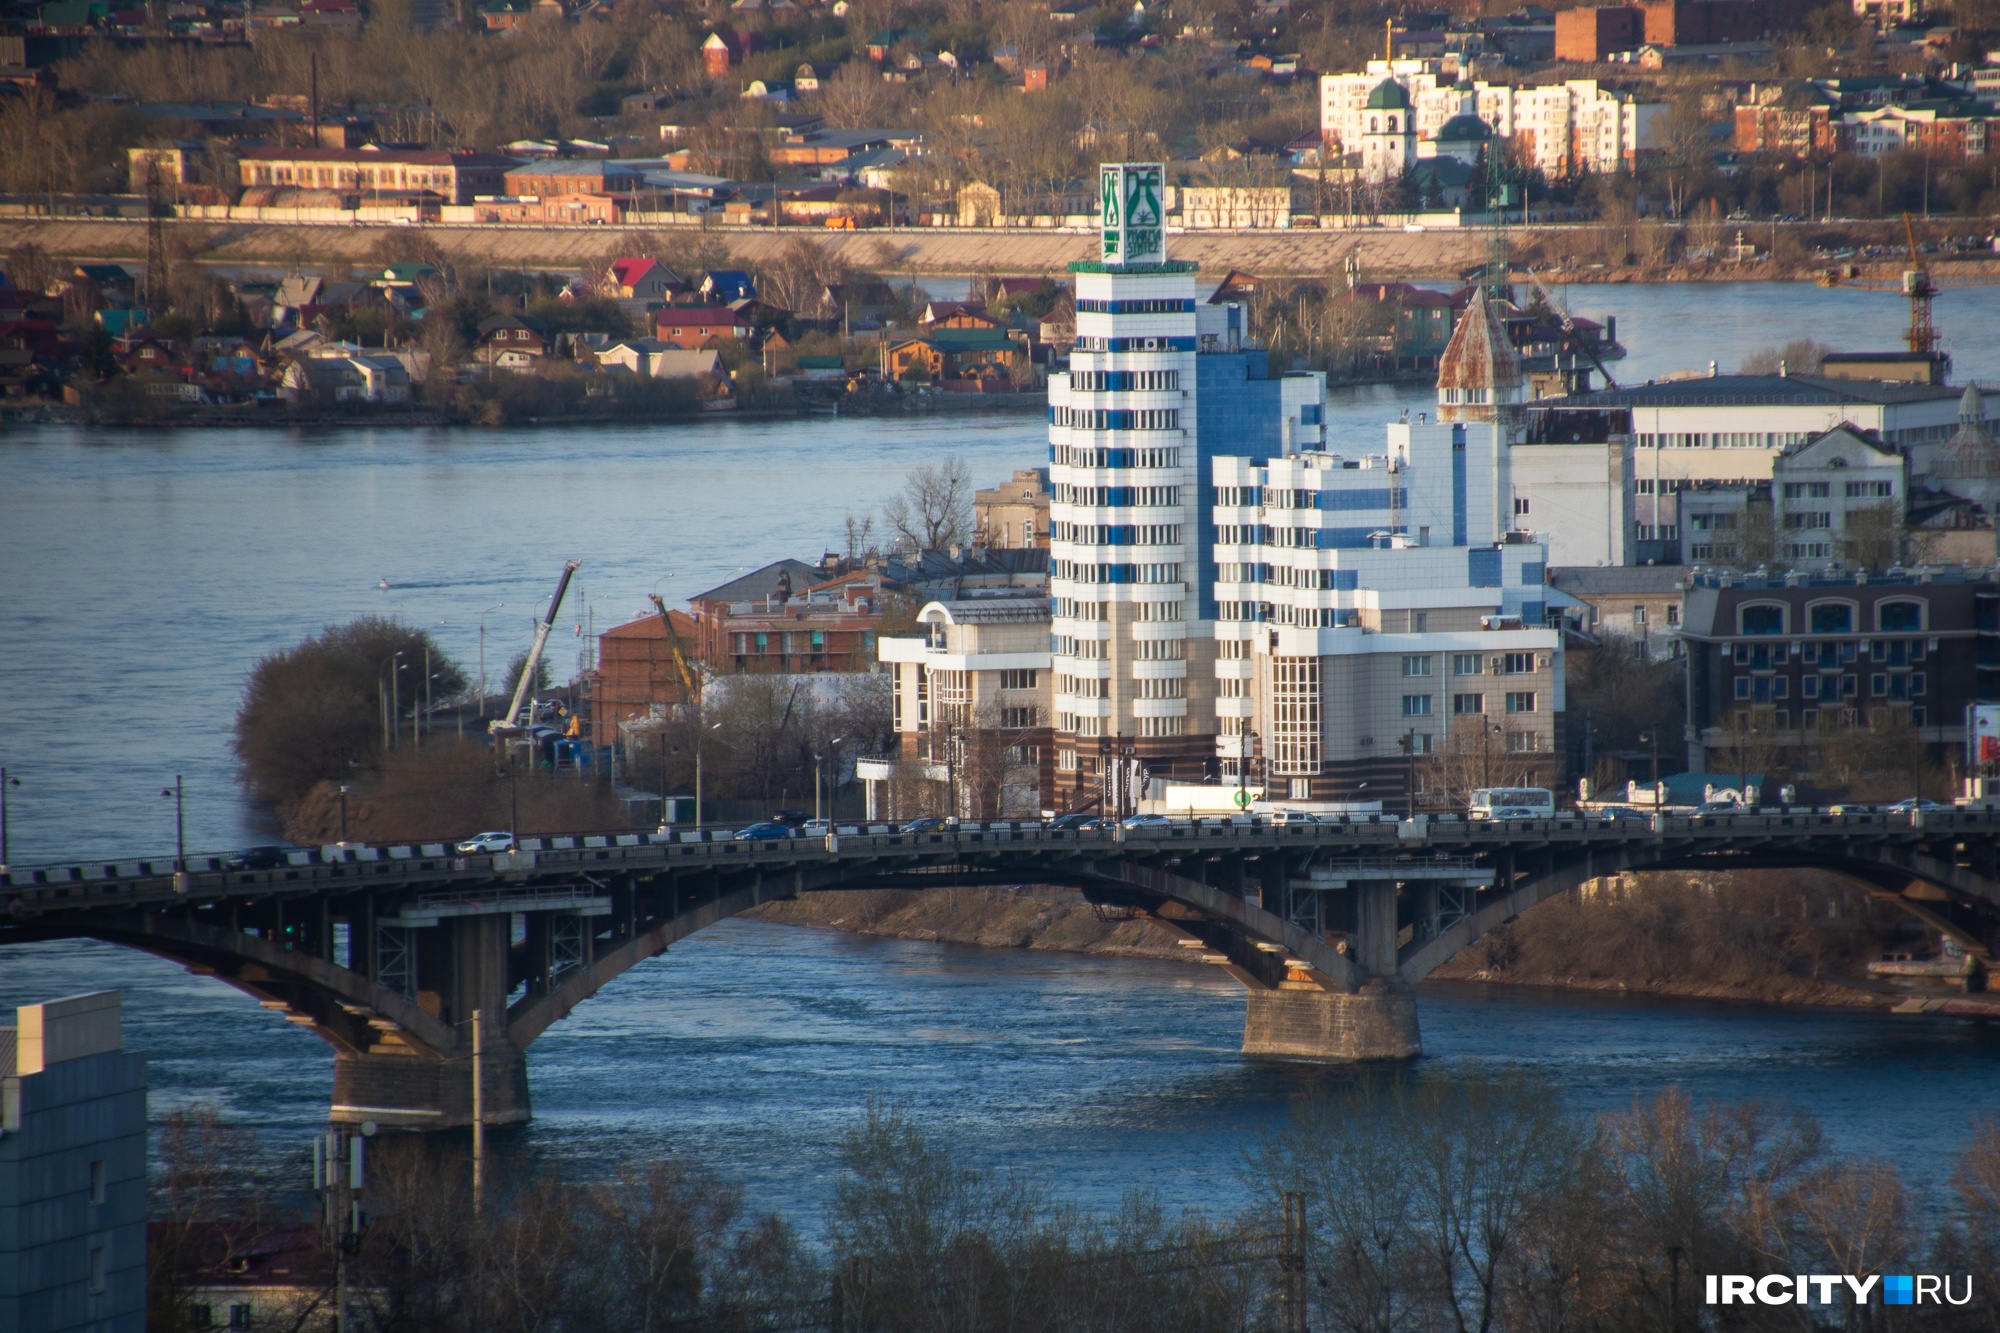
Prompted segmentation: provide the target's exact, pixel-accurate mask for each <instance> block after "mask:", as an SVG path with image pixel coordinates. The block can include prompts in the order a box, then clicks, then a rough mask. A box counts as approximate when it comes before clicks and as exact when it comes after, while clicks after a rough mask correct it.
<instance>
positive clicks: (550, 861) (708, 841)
mask: <svg viewBox="0 0 2000 1333" xmlns="http://www.w3.org/2000/svg"><path fill="white" fill-rule="evenodd" d="M1950 831H1964V832H1984V833H1994V832H2000V812H1996V811H1991V810H1946V811H1936V810H1930V811H1896V812H1888V811H1865V812H1853V813H1840V814H1834V813H1830V812H1828V811H1824V810H1804V809H1783V808H1767V809H1760V810H1758V811H1756V812H1754V813H1752V812H1745V813H1741V814H1708V815H1692V814H1691V815H1669V814H1660V815H1653V816H1650V817H1648V818H1645V819H1641V820H1631V819H1618V820H1607V819H1601V818H1589V817H1584V816H1579V815H1570V816H1563V817H1559V818H1555V819H1491V820H1473V819H1465V818H1462V817H1458V816H1453V815H1445V816H1418V817H1417V818H1416V819H1414V820H1399V819H1397V818H1396V817H1394V816H1389V815H1361V816H1353V817H1347V818H1342V819H1338V820H1325V821H1321V822H1317V823H1311V824H1305V823H1285V824H1271V823H1267V822H1252V821H1243V820H1230V821H1223V820H1216V821H1213V822H1209V821H1195V822H1189V823H1177V824H1172V825H1168V826H1164V827H1145V828H1124V827H1113V828H1103V829H1051V828H1047V827H1045V826H1043V825H1041V824H1038V823H1004V822H1003V823H984V824H972V823H967V824H959V825H956V826H953V827H951V828H947V829H939V830H932V831H927V832H921V833H905V832H902V831H901V830H899V829H897V828H896V827H895V826H894V825H888V824H841V825H836V826H835V828H834V831H833V832H832V833H830V834H826V835H813V836H810V837H809V836H806V835H803V834H799V835H794V836H792V837H787V838H769V839H762V838H760V839H754V840H739V839H737V838H735V837H734V835H733V834H732V833H731V832H730V831H729V830H721V829H704V830H699V831H696V830H684V831H681V832H678V833H631V834H590V835H583V836H578V837H549V838H523V839H521V840H520V841H519V843H518V844H517V849H516V850H515V851H514V852H511V853H499V854H479V855H459V854H457V853H455V852H453V851H451V850H450V849H449V848H448V847H447V846H446V845H445V844H442V843H412V844H390V845H384V846H363V845H353V844H350V845H341V844H331V845H328V846H325V847H319V848H299V849H294V850H292V851H290V852H288V853H287V854H286V857H285V861H286V864H285V865H283V866H272V867H269V868H258V869H250V868H237V869H232V868H230V866H229V860H230V858H229V857H225V856H213V855H203V856H190V857H188V858H187V861H186V865H185V869H184V871H179V872H178V873H177V867H176V865H175V863H174V859H173V858H172V857H149V858H144V859H137V860H119V861H93V862H88V863H84V864H55V865H43V866H15V867H12V868H11V869H9V870H7V871H6V872H4V873H0V888H9V889H14V890H17V891H19V890H26V891H28V892H27V894H25V895H23V894H21V893H19V892H17V893H15V894H13V895H10V896H11V897H12V898H14V899H17V900H18V899H22V898H24V897H25V898H27V899H29V900H31V903H30V905H36V906H39V905H41V904H42V903H44V902H45V901H49V900H59V901H64V902H75V903H87V902H89V901H91V900H93V899H99V898H104V897H106V896H108V895H110V894H113V893H118V892H124V891H127V890H129V889H131V888H134V887H137V886H140V885H146V884H153V883H164V884H169V885H173V886H175V891H176V893H177V895H184V894H188V893H197V894H198V893H200V892H204V891H214V890H221V889H233V888H250V887H258V886H272V887H277V886H284V887H296V888H300V889H304V888H310V887H314V886H317V885H322V884H327V883H333V882H339V883H343V884H345V883H353V882H356V881H361V882H366V881H368V880H374V879H383V880H396V879H404V878H426V879H429V878H450V877H455V876H460V875H469V876H478V877H482V878H489V879H490V878H491V877H493V876H495V875H499V876H503V877H505V876H518V875H523V874H530V873H534V874H547V873H551V872H559V871H562V870H565V869H569V868H572V867H575V868H583V867H586V866H603V867H605V868H614V867H620V866H642V865H646V866H651V865H664V864H672V863H674V862H677V861H685V860H695V859H701V860H710V859H719V858H735V857H744V858H753V859H772V858H784V859H799V858H801V857H807V858H812V859H821V858H825V857H842V856H849V855H858V854H863V853H874V852H882V851H890V850H895V849H919V848H921V849H927V850H942V849H954V848H961V847H962V848H975V847H987V846H992V845H995V844H1001V843H1008V844H1028V845H1049V844H1058V843H1067V844H1073V845H1077V846H1080V847H1081V846H1093V847H1094V846H1113V847H1115V846H1125V845H1130V846H1134V847H1146V848H1153V847H1158V848H1162V849H1165V848H1170V847H1172V846H1173V845H1174V844H1176V843H1191V842H1223V843H1258V844H1263V845H1274V844H1275V845H1284V844H1297V845H1305V844H1320V845H1333V846H1338V845H1343V844H1345V845H1350V846H1354V847H1356V848H1363V847H1378V846H1390V845H1394V846H1399V847H1400V848H1401V849H1402V850H1401V852H1400V854H1401V855H1405V856H1408V855H1413V854H1416V853H1417V852H1418V851H1419V849H1422V848H1427V847H1430V846H1435V845H1438V844H1443V845H1445V846H1447V847H1452V846H1456V847H1465V846H1467V845H1472V846H1475V847H1476V846H1479V845H1482V844H1483V845H1498V844H1509V843H1524V842H1526V843H1546V842H1549V841H1552V840H1553V841H1563V842H1576V841H1591V842H1623V841H1631V840H1634V839H1642V838H1643V839H1653V838H1659V837H1663V836H1667V835H1670V834H1678V835H1689V836H1694V835H1701V834H1719V835H1731V834H1747V833H1761V834H1778V835H1784V834H1790V835H1799V834H1811V833H1824V834H1836V835H1842V836H1848V837H1853V836H1861V835H1878V834H1890V833H1919V834H1928V833H1934V832H1950Z"/></svg>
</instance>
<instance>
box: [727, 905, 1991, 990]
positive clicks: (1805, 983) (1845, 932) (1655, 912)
mask: <svg viewBox="0 0 2000 1333" xmlns="http://www.w3.org/2000/svg"><path fill="white" fill-rule="evenodd" d="M1648 878H1650V879H1652V880H1655V881H1660V882H1659V883H1654V884H1651V885H1648V886H1645V887H1643V888H1641V889H1640V890H1638V891H1636V892H1631V893H1629V894H1628V896H1625V897H1622V898H1618V899H1613V900H1605V899H1603V898H1602V897H1600V899H1599V900H1597V901H1594V902H1578V901H1573V900H1566V899H1565V900H1556V901H1553V902H1550V903H1544V904H1542V905H1541V906H1540V907H1537V908H1535V909H1533V910H1532V911H1530V912H1529V913H1527V914H1526V915H1524V916H1523V917H1522V918H1521V919H1520V920H1519V921H1517V922H1514V923H1511V924H1510V925H1508V926H1505V927H1502V928H1501V929H1500V930H1498V931H1495V932H1493V933H1492V934H1491V935H1489V936H1488V937H1487V938H1486V939H1485V940H1482V941H1481V942H1480V943H1479V944H1477V945H1474V946H1473V947H1472V948H1469V949H1467V950H1465V951H1464V952H1462V953H1460V954H1459V955H1458V956H1457V957H1456V958H1454V959H1452V960H1451V961H1450V962H1448V963H1446V964H1445V965H1444V966H1443V967H1441V968H1439V969H1438V970H1437V971H1436V972H1433V973H1432V974H1431V977H1432V979H1435V980H1438V981H1459V982H1475V983H1480V984H1483V985H1492V986H1508V987H1532V988H1536V989H1549V990H1569V991H1592V992H1599V993H1612V994H1639V995H1661V996H1674V997H1679V998H1683V999H1702V1000H1726V1001H1735V1002H1749V1003H1757V1004H1773V1005H1805V1006H1813V1007H1819V1008H1837V1009H1876V1010H1884V1011H1891V1012H1897V1013H1945V1014H1951V1015H1955V1016H1961V1017H1963V1016H1972V1017H1992V1018H2000V996H1992V997H1988V996H1986V995H1958V994H1949V993H1944V992H1936V991H1929V992H1924V993H1921V994H1913V992H1912V991H1910V990H1907V989H1902V988H1899V987H1895V986H1890V985H1886V984H1884V983H1881V982H1878V981H1875V980H1872V979H1870V978H1869V977H1868V976H1867V973H1866V971H1865V964H1866V961H1867V959H1868V958H1870V957H1873V956H1875V955H1876V954H1878V953H1880V952H1881V951H1882V950H1883V949H1884V948H1886V947H1888V946H1889V945H1890V944H1891V943H1892V942H1893V939H1894V935H1895V931H1894V925H1895V918H1893V917H1888V916H1882V917H1877V916H1876V915H1875V914H1873V913H1868V912H1866V911H1865V910H1864V911H1863V912H1862V913H1861V914H1860V915H1853V916H1849V917H1848V918H1846V919H1844V921H1843V919H1842V918H1832V919H1833V920H1834V921H1836V922H1839V923H1840V924H1838V925H1837V926H1836V928H1834V929H1832V930H1826V929H1821V928H1816V927H1815V924H1814V922H1813V920H1812V919H1811V913H1810V912H1808V914H1807V919H1806V920H1805V921H1804V923H1803V927H1802V928H1801V926H1800V925H1799V923H1796V922H1793V921H1790V920H1788V919H1786V918H1784V917H1775V918H1773V917H1770V916H1768V915H1764V914H1760V913H1759V911H1758V909H1759V908H1760V907H1761V906H1763V905H1764V904H1763V901H1762V900H1763V898H1764V897H1765V894H1766V893H1768V892H1769V889H1770V887H1771V886H1769V885H1761V886H1760V885H1754V884H1753V885H1750V886H1748V890H1747V893H1746V895H1745V896H1746V897H1747V898H1749V899H1750V900H1751V901H1748V902H1745V903H1742V904H1740V905H1739V909H1740V910H1737V911H1734V912H1729V913H1727V914H1726V917H1725V914H1720V913H1710V914H1704V913H1703V912H1702V910H1701V908H1700V906H1699V900H1700V899H1702V898H1703V897H1704V896H1706V893H1705V888H1704V886H1702V885H1696V884H1692V883H1689V884H1685V885H1677V884H1675V883H1673V882H1672V881H1674V880H1676V879H1678V878H1679V877H1672V876H1652V877H1648ZM1684 889H1685V890H1687V891H1686V892H1683V890H1684ZM1760 889H1761V890H1762V892H1760ZM1791 891H1792V893H1793V896H1795V897H1796V895H1797V890H1796V886H1793V887H1792V890H1791ZM1809 891H1810V890H1809ZM1781 892H1784V890H1781ZM1708 900H1709V901H1710V902H1712V901H1713V899H1712V897H1711V898H1709V899H1708ZM1801 901H1805V900H1803V899H1801ZM750 915H752V916H753V917H756V918H758V919H760V920H764V921H770V922H774V923H779V924H784V925H793V926H808V927H812V928H816V929H822V930H839V931H847V932H850V933H853V934H858V935H872V936H877V937H884V938H890V939H904V940H924V941H930V942H935V943H946V944H971V945H978V946H981V947H984V948H994V949H1023V950H1030V951H1045V952H1054V953H1081V954H1095V955H1102V956H1108V957H1122V958H1157V959H1171V960H1173V961H1176V962H1184V963H1195V962H1199V951H1197V950H1190V949H1187V948H1184V947H1182V946H1181V945H1180V943H1179V941H1178V936H1176V935H1174V934H1172V933H1171V932H1169V931H1167V930H1166V929H1164V928H1163V927H1161V926H1159V925H1157V924H1156V923H1154V922H1153V921H1151V920H1150V919H1148V918H1145V917H1130V916H1126V915H1124V914H1122V913H1117V912H1115V911H1104V910H1100V909H1096V908H1093V907H1092V906H1091V904H1089V903H1087V902H1085V901H1084V899H1083V896H1082V895H1081V894H1079V893H1077V892H1075V891H1074V890H1071V889H1064V888H1056V887H1052V886H1047V885H1027V886H1023V887H1021V888H1019V889H1009V888H998V889H993V888H959V889H931V890H924V891H918V890H892V889H878V890H868V891H861V892H827V893H807V894H802V895H801V896H799V897H798V898H795V899H791V900H789V901H786V902H777V903H767V904H765V905H764V906H762V907H759V908H757V909H756V910H755V911H754V912H752V913H751V914H750ZM1771 920H1776V921H1778V922H1780V923H1781V924H1782V926H1783V929H1782V931H1780V932H1771V931H1768V930H1763V929H1759V927H1758V925H1757V924H1754V923H1763V922H1768V921H1771ZM1579 930H1582V931H1587V932H1589V933H1590V934H1592V935H1594V936H1595V937H1596V939H1597V943H1598V945H1599V947H1598V948H1597V949H1595V950H1579V949H1574V948H1572V947H1570V943H1571V940H1572V937H1573V935H1574V934H1575V933H1576V932H1577V931H1579ZM1722 931H1727V932H1728V933H1730V934H1731V935H1733V936H1734V937H1735V938H1736V939H1737V941H1738V947H1735V948H1719V947H1717V945H1716V944H1715V943H1714V942H1713V940H1712V939H1711V938H1710V937H1711V936H1713V935H1715V934H1717V933H1719V932H1722ZM1748 937H1755V938H1748Z"/></svg>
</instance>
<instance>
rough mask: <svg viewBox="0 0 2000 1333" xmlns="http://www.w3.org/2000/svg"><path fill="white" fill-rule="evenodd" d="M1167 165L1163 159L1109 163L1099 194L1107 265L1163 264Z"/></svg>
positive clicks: (1100, 171)
mask: <svg viewBox="0 0 2000 1333" xmlns="http://www.w3.org/2000/svg"><path fill="white" fill-rule="evenodd" d="M1166 180H1167V168H1166V166H1165V164H1164V163H1160V162H1106V163H1104V164H1102V165H1101V166H1099V167H1098V169H1097V187H1098V188H1097V197H1098V201H1099V209H1100V213H1101V217H1100V218H1099V222H1098V227H1099V235H1100V236H1101V238H1102V240H1103V245H1102V246H1101V248H1100V258H1101V259H1102V260H1103V261H1104V262H1105V263H1107V264H1117V265H1120V266H1129V265H1137V264H1161V263H1165V262H1166V258H1167V206H1166V197H1167V187H1166Z"/></svg>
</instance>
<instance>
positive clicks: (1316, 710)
mask: <svg viewBox="0 0 2000 1333" xmlns="http://www.w3.org/2000/svg"><path fill="white" fill-rule="evenodd" d="M1270 743H1271V759H1270V762H1271V764H1272V771H1273V773H1274V774H1283V775H1287V776H1290V775H1293V774H1298V775H1311V774H1316V773H1318V772H1319V769H1320V663H1319V658H1317V657H1274V658H1272V659H1271V721H1270Z"/></svg>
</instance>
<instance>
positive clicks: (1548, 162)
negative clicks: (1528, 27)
mask: <svg viewBox="0 0 2000 1333" xmlns="http://www.w3.org/2000/svg"><path fill="white" fill-rule="evenodd" d="M1384 82H1389V83H1392V84H1394V85H1396V86H1397V87H1399V88H1400V89H1401V90H1402V92H1403V95H1404V97H1405V98H1407V100H1408V103H1409V106H1410V116H1411V118H1412V119H1413V121H1414V124H1415V127H1416V138H1417V140H1418V141H1419V142H1420V143H1424V142H1429V141H1431V140H1434V139H1435V138H1436V137H1437V135H1438V132H1439V131H1440V130H1442V129H1443V128H1444V126H1445V124H1446V123H1447V122H1448V121H1450V120H1451V118H1452V117H1454V116H1456V115H1459V114H1460V113H1461V111H1463V110H1466V109H1470V110H1472V111H1473V112H1474V113H1475V114H1476V115H1477V116H1478V117H1479V118H1480V119H1481V120H1483V121H1485V122H1486V124H1487V125H1488V126H1489V127H1490V128H1491V129H1492V131H1493V132H1494V133H1495V134H1496V135H1498V136H1500V137H1501V138H1503V139H1507V140H1510V141H1513V142H1514V143H1515V145H1516V147H1517V148H1518V149H1519V151H1520V152H1521V153H1522V154H1523V155H1524V156H1525V157H1526V159H1527V160H1528V161H1529V162H1530V163H1532V164H1533V165H1534V166H1536V167H1538V168H1540V169H1541V170H1542V171H1543V172H1544V173H1546V174H1548V175H1551V176H1561V175H1568V174H1570V173H1572V172H1576V171H1581V170H1589V171H1594V172H1599V173H1604V174H1615V173H1617V172H1621V171H1630V170H1631V169H1632V168H1633V166H1634V165H1635V164H1636V163H1638V162H1639V161H1640V160H1641V159H1642V158H1643V157H1644V156H1645V155H1647V154H1650V153H1653V152H1656V151H1657V150H1659V148H1660V147H1661V146H1662V144H1663V138H1662V134H1663V131H1664V128H1665V125H1666V114H1667V105H1666V103H1664V102H1649V101H1642V100H1640V99H1639V98H1638V97H1637V96H1636V95H1634V94H1632V93H1629V92H1625V91H1622V90H1619V89H1614V88H1606V87H1604V86H1603V85H1602V84H1601V83H1599V82H1598V81H1597V80H1596V79H1568V80H1565V81H1563V82H1562V83H1553V84H1545V85H1541V86H1537V87H1517V86H1515V85H1513V84H1505V83H1489V82H1486V81H1484V80H1480V81H1477V82H1472V83H1469V84H1468V83H1464V82H1461V81H1460V78H1459V75H1458V66H1457V62H1455V61H1446V60H1371V61H1369V62H1368V64H1367V68H1366V69H1365V70H1363V71H1362V72H1360V73H1346V74H1325V75H1321V76H1320V135H1321V138H1322V139H1323V140H1324V142H1325V143H1326V145H1327V147H1328V148H1330V149H1333V150H1335V151H1338V152H1341V153H1360V152H1363V151H1364V145H1365V143H1366V136H1367V135H1368V134H1369V120H1370V113H1371V108H1370V105H1369V104H1370V101H1371V99H1373V100H1375V101H1376V102H1378V103H1380V102H1382V101H1383V99H1384V98H1385V97H1386V96H1387V94H1384V93H1382V92H1381V89H1382V85H1383V83H1384ZM1468 101H1469V102H1470V104H1471V105H1470V107H1469V108H1468V107H1467V103H1468ZM1375 110H1376V116H1377V119H1378V120H1379V119H1380V117H1381V113H1380V109H1379V107H1378V108H1376V109H1375ZM1380 132H1381V130H1380V128H1379V125H1378V128H1377V130H1376V133H1378V134H1379V133H1380ZM1412 160H1414V157H1413V158H1412Z"/></svg>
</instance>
